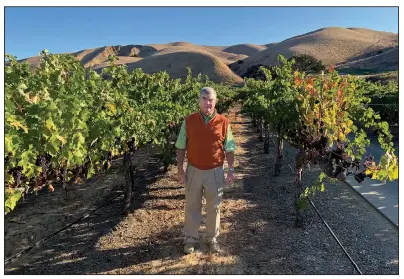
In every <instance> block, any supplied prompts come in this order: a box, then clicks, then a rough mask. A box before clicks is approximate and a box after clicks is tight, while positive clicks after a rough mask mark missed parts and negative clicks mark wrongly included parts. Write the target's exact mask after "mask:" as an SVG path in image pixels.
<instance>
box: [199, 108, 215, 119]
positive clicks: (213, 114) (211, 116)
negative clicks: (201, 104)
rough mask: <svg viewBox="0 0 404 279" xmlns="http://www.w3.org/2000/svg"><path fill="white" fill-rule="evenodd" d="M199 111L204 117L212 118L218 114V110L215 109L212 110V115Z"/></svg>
mask: <svg viewBox="0 0 404 279" xmlns="http://www.w3.org/2000/svg"><path fill="white" fill-rule="evenodd" d="M199 113H200V114H201V115H202V117H203V118H205V119H212V118H213V116H215V115H216V110H215V111H214V112H212V114H211V115H206V114H204V113H203V112H202V111H199Z"/></svg>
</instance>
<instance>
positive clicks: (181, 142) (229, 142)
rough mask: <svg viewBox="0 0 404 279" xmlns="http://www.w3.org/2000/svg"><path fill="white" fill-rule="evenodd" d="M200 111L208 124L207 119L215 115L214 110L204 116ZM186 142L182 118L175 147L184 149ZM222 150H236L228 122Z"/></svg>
mask: <svg viewBox="0 0 404 279" xmlns="http://www.w3.org/2000/svg"><path fill="white" fill-rule="evenodd" d="M200 113H201V115H202V117H203V120H204V121H205V124H208V123H209V121H210V120H211V119H212V118H213V116H215V114H216V111H215V112H214V113H212V114H211V115H209V116H206V115H205V114H203V113H202V112H200ZM186 143H187V132H186V128H185V120H184V121H183V122H182V126H181V130H180V133H179V135H178V138H177V142H176V143H175V147H177V148H178V149H185V148H186ZM224 150H225V151H226V152H234V151H235V150H236V143H235V141H234V138H233V133H232V132H231V127H230V123H229V125H228V126H227V134H226V137H225V139H224Z"/></svg>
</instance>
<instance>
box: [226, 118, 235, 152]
mask: <svg viewBox="0 0 404 279" xmlns="http://www.w3.org/2000/svg"><path fill="white" fill-rule="evenodd" d="M224 150H225V151H226V152H234V151H235V150H236V142H235V141H234V138H233V133H232V131H231V127H230V123H229V125H228V127H227V134H226V138H225V140H224Z"/></svg>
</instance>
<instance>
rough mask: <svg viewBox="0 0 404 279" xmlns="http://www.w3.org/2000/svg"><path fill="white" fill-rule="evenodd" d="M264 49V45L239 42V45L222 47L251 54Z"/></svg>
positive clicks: (226, 49) (238, 52)
mask: <svg viewBox="0 0 404 279" xmlns="http://www.w3.org/2000/svg"><path fill="white" fill-rule="evenodd" d="M264 49H266V47H265V46H260V45H253V44H240V45H234V46H230V47H227V48H225V49H223V51H224V52H230V53H236V54H244V55H247V56H251V55H253V54H256V53H257V52H260V51H262V50H264Z"/></svg>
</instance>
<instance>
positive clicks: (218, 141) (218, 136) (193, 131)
mask: <svg viewBox="0 0 404 279" xmlns="http://www.w3.org/2000/svg"><path fill="white" fill-rule="evenodd" d="M228 123H229V120H228V119H227V118H226V117H224V116H223V115H220V114H217V113H216V115H215V116H214V117H213V118H212V119H211V120H210V121H209V122H208V124H205V122H204V120H203V117H202V115H201V114H200V113H199V112H197V113H193V114H191V115H189V116H188V117H186V118H185V127H186V131H187V145H186V146H187V157H188V162H189V163H190V164H191V165H192V166H194V167H196V168H198V169H201V170H209V169H213V168H216V167H219V166H222V165H223V163H224V159H225V151H224V140H225V138H226V134H227V126H228Z"/></svg>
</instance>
